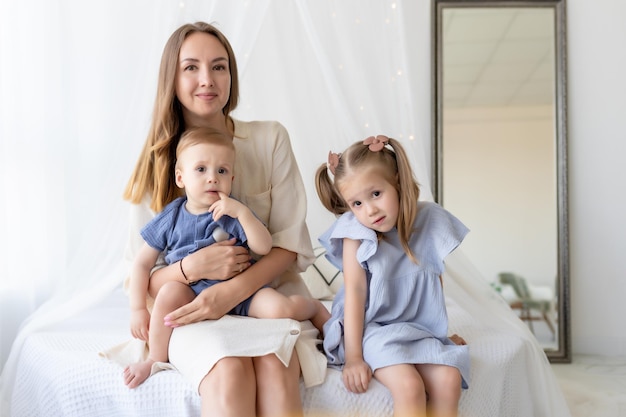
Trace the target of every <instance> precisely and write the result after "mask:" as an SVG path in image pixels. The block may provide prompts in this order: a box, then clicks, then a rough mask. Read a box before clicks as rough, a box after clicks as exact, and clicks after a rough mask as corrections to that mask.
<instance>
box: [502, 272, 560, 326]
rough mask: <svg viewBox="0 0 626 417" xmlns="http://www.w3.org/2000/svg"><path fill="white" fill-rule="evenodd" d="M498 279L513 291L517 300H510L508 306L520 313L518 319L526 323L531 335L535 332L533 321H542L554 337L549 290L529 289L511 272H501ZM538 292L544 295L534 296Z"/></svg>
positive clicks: (552, 304)
mask: <svg viewBox="0 0 626 417" xmlns="http://www.w3.org/2000/svg"><path fill="white" fill-rule="evenodd" d="M498 278H499V279H500V283H501V284H504V285H506V284H508V285H510V286H511V287H512V288H513V291H515V295H516V296H517V299H516V300H512V301H511V302H510V303H509V304H510V306H511V308H513V309H519V310H520V311H521V313H520V319H522V320H523V321H525V322H526V323H528V327H529V328H530V330H531V331H532V332H533V333H534V332H535V330H534V328H533V320H543V321H545V322H546V324H547V325H548V328H549V329H550V331H551V332H552V336H553V337H555V335H556V334H555V330H554V324H553V323H552V320H551V318H550V317H551V315H552V314H553V311H554V297H553V295H552V291H551V290H550V288H549V287H546V288H545V289H546V290H548V291H537V290H539V289H544V288H543V287H535V288H531V287H530V286H529V285H528V283H527V282H526V279H525V278H524V277H522V276H520V275H517V274H514V273H512V272H501V273H499V274H498ZM533 289H534V290H535V291H533ZM538 292H543V293H544V294H536V293H538ZM533 311H535V312H538V313H539V317H537V316H536V315H533V314H532V313H533Z"/></svg>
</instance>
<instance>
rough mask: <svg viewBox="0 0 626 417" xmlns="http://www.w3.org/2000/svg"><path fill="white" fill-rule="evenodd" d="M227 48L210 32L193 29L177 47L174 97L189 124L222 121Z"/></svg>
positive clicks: (227, 73) (227, 94)
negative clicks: (178, 50)
mask: <svg viewBox="0 0 626 417" xmlns="http://www.w3.org/2000/svg"><path fill="white" fill-rule="evenodd" d="M228 65H229V62H228V53H227V52H226V48H224V46H223V45H222V44H221V43H220V42H219V40H217V38H216V37H215V36H213V35H209V34H208V33H204V32H194V33H192V34H191V35H189V36H188V37H187V38H186V39H185V41H184V42H183V44H182V46H181V48H180V55H179V57H178V68H177V69H176V97H178V100H179V101H180V103H181V104H182V107H183V117H184V118H185V124H186V125H188V126H215V125H216V123H217V124H223V123H224V120H225V117H224V113H223V112H222V109H223V108H224V106H226V103H227V102H228V98H229V97H230V68H229V66H228Z"/></svg>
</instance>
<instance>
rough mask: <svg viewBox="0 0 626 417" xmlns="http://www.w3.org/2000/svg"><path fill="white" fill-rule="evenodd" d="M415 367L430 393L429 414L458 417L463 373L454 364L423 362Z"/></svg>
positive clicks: (436, 416)
mask: <svg viewBox="0 0 626 417" xmlns="http://www.w3.org/2000/svg"><path fill="white" fill-rule="evenodd" d="M415 368H416V369H417V371H418V372H419V373H420V375H421V376H422V379H423V380H424V386H425V387H426V392H427V393H428V412H429V414H428V415H429V416H434V417H456V416H457V415H458V412H459V400H460V399H461V373H460V372H459V370H458V369H457V368H455V367H453V366H446V365H434V364H421V365H415Z"/></svg>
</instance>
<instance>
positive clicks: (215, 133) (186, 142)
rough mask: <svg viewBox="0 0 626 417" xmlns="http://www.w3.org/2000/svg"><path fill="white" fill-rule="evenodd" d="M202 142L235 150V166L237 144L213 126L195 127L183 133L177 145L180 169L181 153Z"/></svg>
mask: <svg viewBox="0 0 626 417" xmlns="http://www.w3.org/2000/svg"><path fill="white" fill-rule="evenodd" d="M200 143H206V144H209V145H215V146H224V147H226V148H228V149H230V150H231V151H232V152H233V166H234V162H235V144H234V143H233V140H232V139H231V138H230V136H228V135H227V134H226V133H224V132H222V131H221V130H218V129H214V128H212V127H194V128H191V129H188V130H186V131H185V133H183V135H182V136H181V137H180V140H179V141H178V145H177V146H176V164H175V167H176V168H177V169H178V168H179V165H178V158H179V157H180V154H181V153H182V152H183V151H184V150H185V149H187V148H189V147H190V146H193V145H198V144H200Z"/></svg>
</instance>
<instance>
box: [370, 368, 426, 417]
mask: <svg viewBox="0 0 626 417" xmlns="http://www.w3.org/2000/svg"><path fill="white" fill-rule="evenodd" d="M374 378H376V379H377V380H378V381H380V382H381V383H382V384H383V385H384V386H386V387H387V389H389V391H390V392H391V397H392V398H393V415H394V416H395V417H426V415H427V414H426V390H425V386H424V381H423V380H422V377H421V376H420V374H419V372H418V371H417V369H416V368H415V366H414V365H411V364H401V365H392V366H386V367H384V368H379V369H377V370H376V371H375V372H374Z"/></svg>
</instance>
